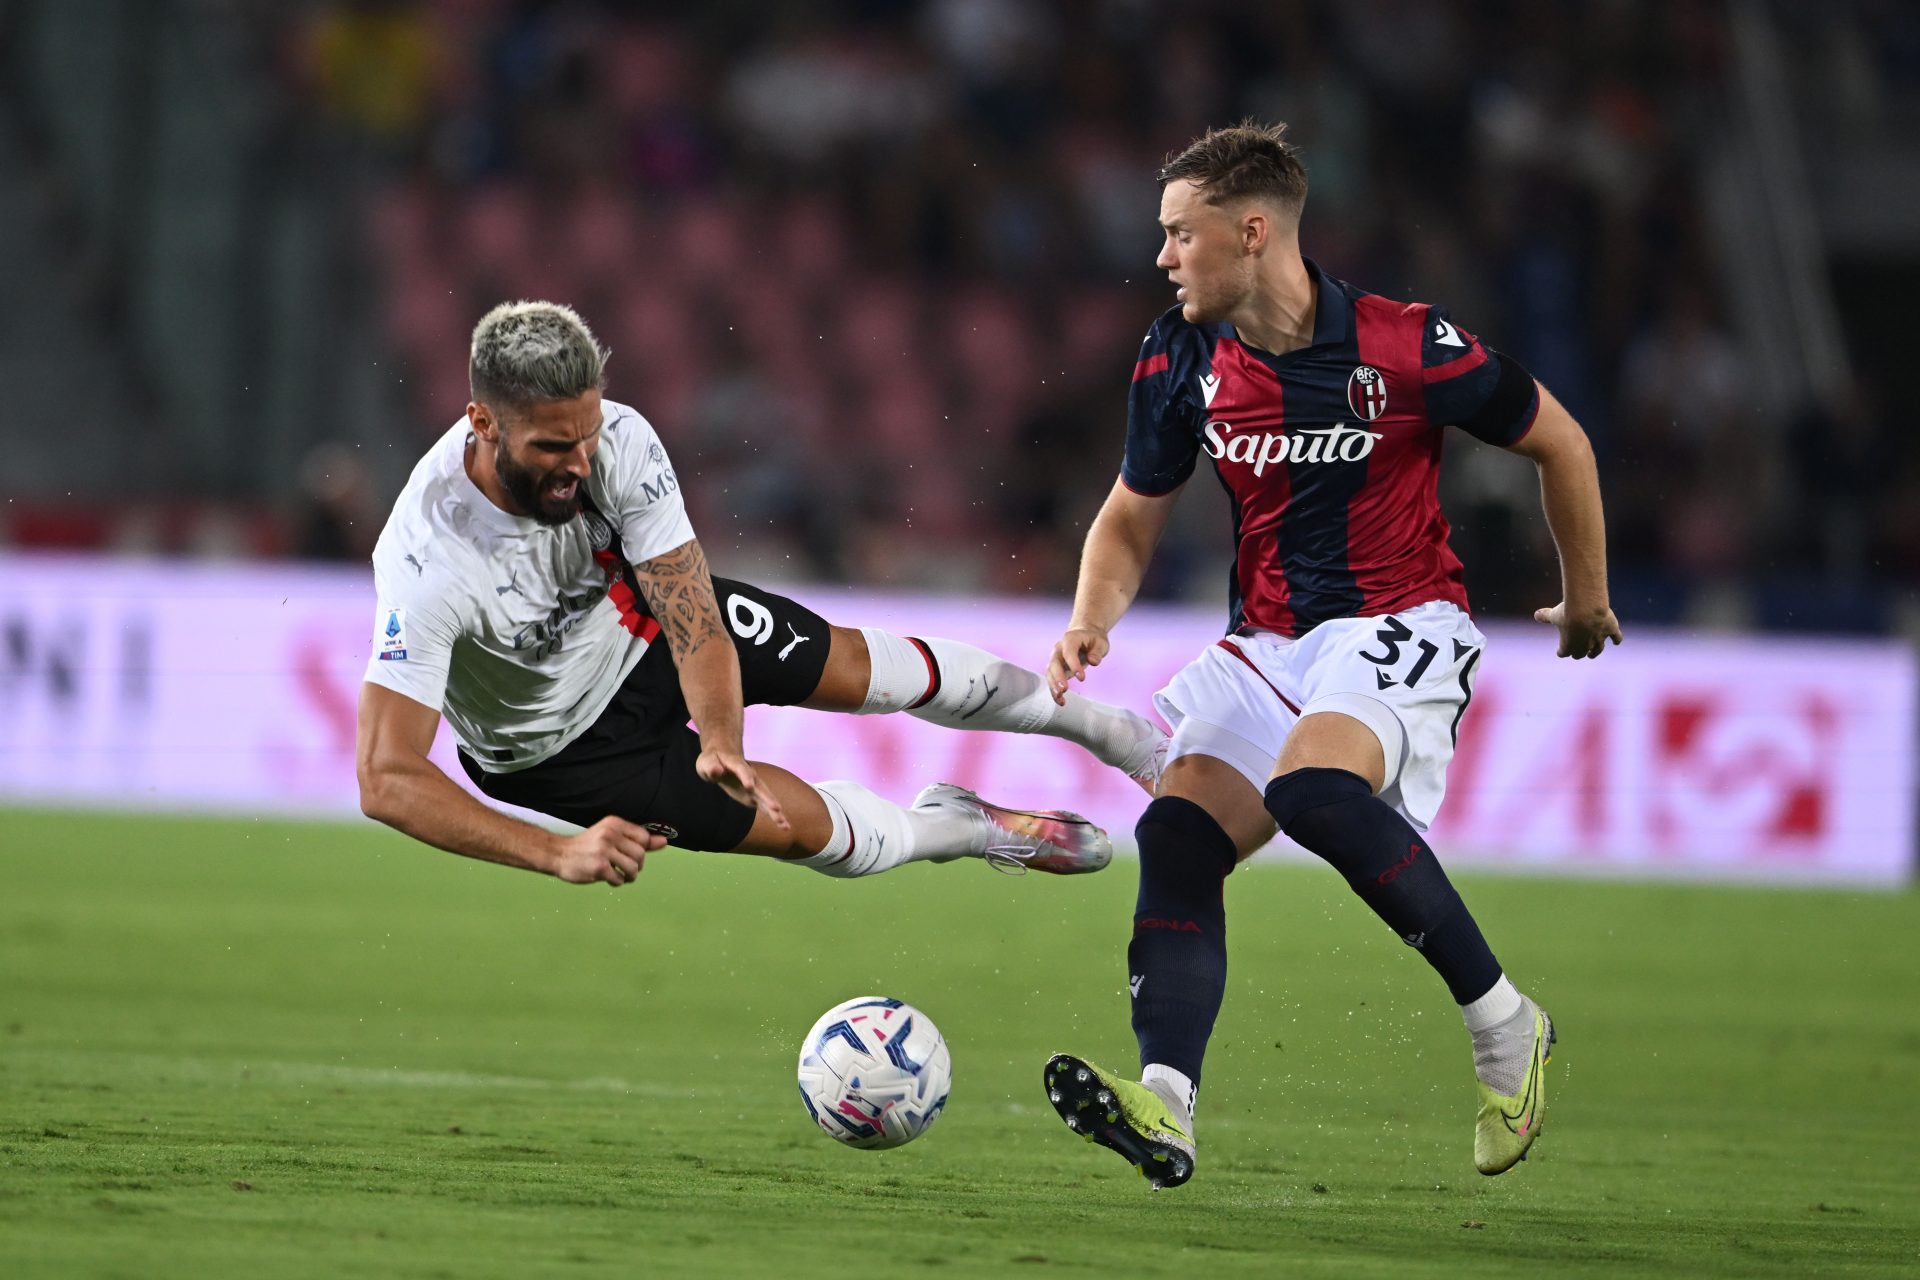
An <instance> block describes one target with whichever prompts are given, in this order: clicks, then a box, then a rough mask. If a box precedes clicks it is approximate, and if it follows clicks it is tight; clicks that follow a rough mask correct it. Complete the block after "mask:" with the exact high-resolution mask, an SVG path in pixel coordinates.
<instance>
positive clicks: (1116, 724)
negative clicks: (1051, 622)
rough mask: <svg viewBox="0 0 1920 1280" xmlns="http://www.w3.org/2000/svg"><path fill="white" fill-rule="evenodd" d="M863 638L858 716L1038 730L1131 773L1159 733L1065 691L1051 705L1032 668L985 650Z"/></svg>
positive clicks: (868, 630)
mask: <svg viewBox="0 0 1920 1280" xmlns="http://www.w3.org/2000/svg"><path fill="white" fill-rule="evenodd" d="M860 634H861V635H863V636H865V637H866V640H867V655H868V659H869V661H870V662H871V664H872V675H871V677H870V678H869V680H868V683H867V701H866V704H865V705H864V706H862V707H861V708H860V711H859V714H862V715H876V714H879V713H881V712H886V711H905V712H907V713H908V714H909V715H911V716H913V717H914V718H916V719H919V720H925V721H927V722H929V723H931V724H937V725H940V726H942V727H944V728H948V729H985V730H997V731H999V732H1001V733H1044V734H1047V735H1048V736H1050V737H1055V738H1065V739H1066V740H1067V741H1068V742H1073V743H1077V744H1079V745H1080V746H1082V747H1084V748H1086V749H1087V750H1088V751H1089V752H1091V753H1092V754H1093V756H1094V758H1095V759H1097V760H1099V761H1100V762H1101V763H1102V764H1108V765H1112V766H1114V767H1115V768H1118V769H1125V770H1127V771H1128V772H1130V773H1135V772H1138V771H1139V770H1140V769H1142V768H1144V767H1145V765H1146V763H1147V761H1148V760H1149V759H1150V757H1151V755H1152V748H1153V745H1154V744H1155V743H1156V742H1157V741H1158V739H1159V738H1160V737H1161V736H1162V735H1161V733H1160V731H1159V730H1158V729H1157V728H1155V727H1154V725H1153V723H1152V722H1151V721H1149V720H1147V719H1146V717H1144V716H1140V715H1136V714H1134V713H1133V712H1131V711H1125V710H1122V709H1121V708H1119V707H1112V706H1108V705H1107V704H1106V703H1104V702H1095V701H1093V700H1092V699H1091V698H1083V697H1081V696H1080V695H1079V694H1077V693H1072V692H1069V693H1068V694H1067V700H1066V705H1065V706H1061V705H1059V704H1057V703H1055V702H1054V700H1053V695H1052V694H1050V693H1048V692H1047V682H1046V680H1045V679H1043V678H1042V677H1041V676H1040V675H1039V673H1038V672H1034V671H1029V670H1027V669H1026V668H1025V667H1021V666H1016V665H1015V664H1013V663H1011V662H1007V661H1005V660H1003V659H1000V658H996V657H994V656H993V655H992V654H990V653H988V652H987V651H986V650H984V649H980V648H976V647H975V646H973V645H970V644H962V643H961V642H959V641H957V640H943V639H940V638H939V637H933V638H930V639H913V638H907V637H902V636H896V635H894V634H892V633H891V632H887V631H881V630H878V629H876V628H872V627H863V628H861V631H860Z"/></svg>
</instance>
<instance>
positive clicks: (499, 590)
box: [493, 569, 527, 600]
mask: <svg viewBox="0 0 1920 1280" xmlns="http://www.w3.org/2000/svg"><path fill="white" fill-rule="evenodd" d="M509 591H511V592H513V594H515V595H517V596H519V597H520V598H521V599H522V600H525V599H526V598H527V593H526V592H524V591H522V590H521V589H520V571H519V570H518V569H514V570H511V571H510V572H509V573H508V574H507V585H506V586H504V587H495V588H494V589H493V594H495V595H496V596H503V595H505V594H507V592H509Z"/></svg>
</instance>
